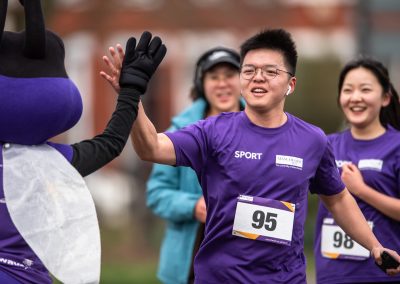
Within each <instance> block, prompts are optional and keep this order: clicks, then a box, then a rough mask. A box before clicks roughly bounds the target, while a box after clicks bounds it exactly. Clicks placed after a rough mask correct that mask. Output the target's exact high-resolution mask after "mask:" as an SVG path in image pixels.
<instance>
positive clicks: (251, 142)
mask: <svg viewBox="0 0 400 284" xmlns="http://www.w3.org/2000/svg"><path fill="white" fill-rule="evenodd" d="M241 58H242V62H241V65H242V66H241V73H240V84H241V90H242V95H243V97H244V99H245V101H246V107H245V110H244V111H243V112H237V113H224V114H222V115H220V116H216V117H211V118H208V119H206V120H202V121H200V122H198V123H196V124H194V125H191V126H189V127H186V128H184V129H182V130H180V131H176V132H174V133H165V134H162V133H160V134H157V132H156V130H155V128H154V126H153V124H152V123H151V122H150V120H149V119H148V118H147V116H146V115H145V113H144V110H143V107H142V106H141V105H140V107H139V113H138V118H137V120H136V122H135V124H134V127H133V129H132V134H131V137H132V142H133V146H134V148H135V150H136V152H137V153H138V155H139V156H140V157H141V158H142V159H143V160H147V161H152V162H156V163H164V164H169V165H178V166H189V167H192V168H193V169H194V170H195V171H196V173H197V176H198V179H199V181H200V184H201V186H202V189H203V193H204V197H205V200H206V204H207V220H206V230H205V237H204V240H203V242H202V244H201V247H200V249H199V252H198V254H197V256H196V259H195V277H196V280H195V282H196V283H205V284H207V283H306V272H305V266H306V265H305V258H304V254H303V235H304V221H305V218H306V211H307V193H308V190H310V191H311V192H313V193H317V194H319V195H320V197H321V199H322V200H323V201H324V203H325V205H326V207H327V208H328V209H329V210H330V211H331V212H332V214H333V216H334V217H335V219H336V221H337V222H338V223H340V225H341V226H342V227H343V228H344V229H345V230H346V232H347V233H348V234H349V235H351V236H352V237H353V238H354V239H356V240H357V241H358V242H359V243H361V244H363V245H364V246H365V247H366V248H368V250H370V251H371V252H372V255H373V256H374V258H375V259H376V260H377V261H380V255H381V252H382V251H383V250H384V248H383V247H382V246H381V244H380V243H379V241H378V240H377V239H376V238H375V236H374V235H373V234H372V232H371V230H370V228H369V226H368V224H367V222H366V221H365V218H364V217H363V215H362V213H361V212H360V210H359V209H358V207H357V204H356V202H355V201H354V199H353V198H352V196H351V195H350V194H349V192H348V191H347V189H345V186H344V184H343V183H342V182H341V180H340V176H339V174H338V172H337V169H336V166H335V160H334V157H333V154H332V151H331V148H330V145H329V143H328V141H327V138H326V136H325V135H324V133H323V131H322V130H320V129H319V128H317V127H315V126H313V125H310V124H308V123H306V122H304V121H302V120H300V119H298V118H296V117H294V116H292V115H290V114H288V113H285V112H284V110H283V109H284V102H285V99H286V97H287V96H288V95H289V94H291V93H292V92H293V91H294V89H295V86H296V78H295V77H294V74H295V69H296V61H297V52H296V48H295V44H294V42H293V41H292V39H291V36H290V34H289V33H287V32H286V31H284V30H268V31H263V32H261V33H259V34H257V35H255V36H253V37H251V38H250V39H248V40H246V41H245V42H244V44H243V45H242V46H241ZM350 212H351V214H350ZM385 250H386V249H385ZM391 254H393V255H394V257H396V258H397V259H400V257H399V256H398V255H397V253H396V252H393V251H391ZM398 272H400V269H398V270H393V271H391V273H398Z"/></svg>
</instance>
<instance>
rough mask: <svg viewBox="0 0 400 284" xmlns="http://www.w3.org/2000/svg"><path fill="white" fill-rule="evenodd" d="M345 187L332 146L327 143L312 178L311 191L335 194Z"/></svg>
mask: <svg viewBox="0 0 400 284" xmlns="http://www.w3.org/2000/svg"><path fill="white" fill-rule="evenodd" d="M344 188H345V185H344V183H343V182H342V180H341V178H340V174H339V170H338V168H337V167H336V162H335V157H334V156H333V151H332V146H331V144H330V142H329V141H327V143H326V147H325V151H324V153H323V155H322V158H321V161H320V163H319V165H318V168H317V171H316V173H315V176H314V178H313V179H312V180H311V184H310V192H311V193H316V194H323V195H334V194H337V193H340V192H341V191H342V190H343V189H344Z"/></svg>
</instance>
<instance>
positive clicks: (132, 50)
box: [72, 32, 167, 176]
mask: <svg viewBox="0 0 400 284" xmlns="http://www.w3.org/2000/svg"><path fill="white" fill-rule="evenodd" d="M166 52H167V49H166V47H165V45H164V44H163V43H162V41H161V39H160V38H159V37H157V36H156V37H154V38H152V35H151V33H149V32H144V33H143V34H142V36H141V38H140V40H139V42H138V44H137V46H136V39H135V38H133V37H131V38H130V39H129V40H128V42H127V44H126V54H125V57H124V60H123V62H122V68H121V76H120V79H119V85H120V87H121V91H120V93H119V96H118V101H117V107H116V110H115V111H114V113H113V115H112V117H111V120H110V121H109V123H108V125H107V127H106V129H105V130H104V132H103V134H100V135H98V136H96V137H94V138H93V139H91V140H85V141H82V142H80V143H77V144H74V145H72V147H73V150H74V154H73V158H72V165H73V166H74V167H75V168H76V169H77V170H78V171H79V173H80V174H81V175H82V176H86V175H88V174H90V173H92V172H94V171H96V170H97V169H99V168H101V167H102V166H104V165H105V164H107V163H108V162H110V161H111V160H112V159H114V158H115V157H117V156H118V155H119V154H120V153H121V151H122V149H123V148H124V146H125V144H126V141H127V140H128V137H129V134H130V131H131V128H132V124H133V122H134V121H135V119H136V116H137V112H138V104H139V101H140V95H142V94H144V93H145V92H146V89H147V83H148V82H149V80H150V78H151V76H152V75H153V74H154V72H155V71H156V69H157V67H158V65H159V64H160V63H161V61H162V59H163V58H164V56H165V54H166Z"/></svg>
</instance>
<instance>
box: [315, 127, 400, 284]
mask: <svg viewBox="0 0 400 284" xmlns="http://www.w3.org/2000/svg"><path fill="white" fill-rule="evenodd" d="M329 141H330V142H331V144H332V147H333V151H334V155H335V158H336V164H337V166H338V168H339V170H340V172H341V167H342V165H343V164H344V163H347V162H352V163H353V164H354V165H357V166H358V168H359V169H360V171H361V174H362V176H363V178H364V182H365V183H366V184H367V185H369V186H370V187H372V188H374V189H375V190H377V191H379V192H381V193H383V194H385V195H388V196H391V197H394V198H400V132H398V131H396V130H394V129H393V128H391V127H389V129H388V130H387V131H386V132H385V134H383V135H381V136H380V137H378V138H376V139H373V140H357V139H354V138H353V137H352V135H351V132H350V131H349V130H346V131H344V132H341V133H337V134H333V135H329ZM356 200H357V203H358V205H359V206H360V209H361V211H362V212H363V214H364V216H365V218H366V219H367V220H368V221H372V222H373V232H374V234H375V236H376V237H377V238H378V240H379V241H380V243H381V244H382V245H383V246H384V247H387V248H389V249H393V250H395V251H400V222H398V221H395V220H393V219H391V218H390V217H387V216H385V215H384V214H382V213H381V212H379V211H378V210H377V209H375V208H374V207H372V206H370V205H368V204H367V203H365V202H363V201H362V200H361V199H358V198H356ZM324 218H332V216H331V215H330V214H329V212H328V210H327V209H326V208H325V207H324V206H323V205H322V204H320V205H319V209H318V216H317V224H316V236H315V247H314V254H315V263H316V272H317V282H318V283H319V284H322V283H324V284H328V283H332V284H333V283H335V284H336V283H357V282H371V283H380V282H390V281H393V282H396V283H399V282H400V275H399V276H396V277H390V276H387V275H386V274H385V273H383V272H382V271H381V270H380V269H379V268H378V267H377V266H376V265H375V263H374V260H373V258H372V257H371V258H367V259H364V260H348V259H341V258H340V257H339V259H329V258H325V257H323V256H322V254H321V227H322V224H323V220H324Z"/></svg>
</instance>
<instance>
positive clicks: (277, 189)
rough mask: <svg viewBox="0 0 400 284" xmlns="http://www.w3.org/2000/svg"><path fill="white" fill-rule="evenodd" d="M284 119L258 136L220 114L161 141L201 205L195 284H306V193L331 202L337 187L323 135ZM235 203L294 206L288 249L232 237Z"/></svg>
mask: <svg viewBox="0 0 400 284" xmlns="http://www.w3.org/2000/svg"><path fill="white" fill-rule="evenodd" d="M287 117H288V120H287V122H286V123H285V124H284V125H283V126H281V127H278V128H263V127H259V126H256V125H255V124H253V123H252V122H251V121H250V120H249V119H248V117H247V116H246V114H245V113H244V112H236V113H223V114H221V115H219V116H216V117H210V118H208V119H206V120H202V121H200V122H198V123H196V124H194V125H191V126H189V127H186V128H184V129H182V130H180V131H176V132H174V133H167V135H168V137H169V138H170V139H171V140H172V142H173V144H174V147H175V153H176V164H177V165H178V166H190V167H192V168H193V169H194V170H195V171H196V173H197V176H198V178H199V181H200V184H201V186H202V189H203V193H204V197H205V200H206V204H207V221H206V231H205V238H204V240H203V242H202V244H201V247H200V249H199V252H198V254H197V256H196V258H195V275H196V283H258V284H260V283H306V273H305V266H306V264H305V258H304V254H303V235H304V222H305V219H306V213H307V194H308V190H310V191H311V192H312V193H322V194H325V195H332V194H336V193H339V192H341V191H342V190H343V188H344V185H343V183H342V182H341V180H340V176H339V175H338V171H337V169H336V166H335V161H334V157H333V154H332V152H331V149H330V146H329V144H328V142H327V138H326V136H325V135H324V133H323V132H322V131H321V130H320V129H319V128H317V127H315V126H313V125H310V124H308V123H306V122H304V121H302V120H300V119H298V118H296V117H294V116H292V115H290V114H287ZM278 157H280V158H278ZM288 161H289V162H288ZM293 161H294V162H293ZM239 195H250V196H254V197H261V198H268V199H275V200H279V201H286V202H291V203H294V204H295V206H296V210H295V215H294V225H293V234H292V241H291V245H290V246H287V245H282V244H275V243H270V242H264V241H258V240H251V239H246V238H241V237H237V236H234V235H232V228H233V222H234V216H235V210H236V205H237V198H238V196H239Z"/></svg>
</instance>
